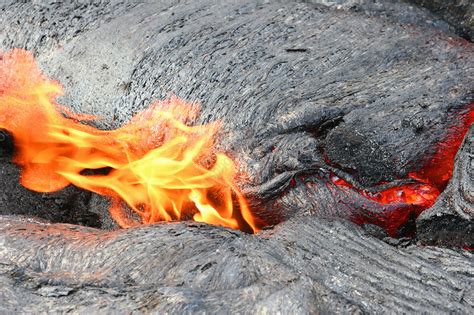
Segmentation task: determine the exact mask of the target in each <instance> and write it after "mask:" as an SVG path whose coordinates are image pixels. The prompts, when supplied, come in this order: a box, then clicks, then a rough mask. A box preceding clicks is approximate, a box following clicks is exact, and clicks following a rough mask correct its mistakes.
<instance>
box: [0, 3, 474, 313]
mask: <svg viewBox="0 0 474 315" xmlns="http://www.w3.org/2000/svg"><path fill="white" fill-rule="evenodd" d="M125 3H127V2H125ZM384 8H386V10H385V11H384ZM1 10H2V11H1V14H2V15H4V16H5V17H7V18H6V19H2V20H1V21H0V27H2V29H3V30H4V32H2V34H0V43H1V48H2V49H3V50H8V49H11V48H14V47H21V48H27V49H31V50H33V51H35V54H36V57H37V59H38V60H39V62H40V65H41V67H42V69H43V70H44V71H45V72H46V74H47V75H48V76H49V77H52V78H55V79H57V80H59V81H60V82H61V83H62V84H63V85H64V86H65V90H66V95H65V96H64V97H63V98H62V99H61V100H60V101H61V103H63V104H67V105H69V106H70V107H71V108H72V109H73V110H74V111H76V112H80V113H91V114H95V115H98V116H100V117H102V120H100V121H98V122H97V123H96V124H97V126H98V127H100V128H104V129H111V128H117V127H119V126H121V125H123V124H124V123H125V122H127V121H128V120H129V119H130V117H131V116H132V115H133V114H135V113H137V112H139V111H141V110H143V109H145V108H146V107H147V106H148V105H149V104H150V103H151V102H152V101H153V100H154V99H163V98H165V97H166V96H168V95H169V94H175V95H178V96H179V97H181V98H183V99H185V100H188V101H198V102H200V103H201V109H202V113H201V116H200V118H199V119H198V120H196V121H195V122H194V123H196V124H201V123H206V122H210V121H215V120H221V121H222V122H223V128H222V130H221V132H220V134H219V141H218V142H219V146H220V149H222V150H223V151H225V152H227V153H228V154H229V155H230V156H232V157H233V158H234V159H235V160H236V161H239V164H240V167H241V168H242V171H243V172H245V173H247V174H248V175H249V176H248V178H246V179H245V180H242V181H241V188H242V190H243V191H244V192H245V193H246V195H247V196H248V198H249V200H250V202H251V206H252V210H253V211H254V213H255V215H257V216H258V217H260V218H261V219H263V220H265V221H266V222H267V223H268V225H270V226H272V225H276V227H274V228H269V230H268V231H263V232H261V233H260V234H258V235H256V236H253V235H247V234H245V233H242V232H240V231H232V230H228V229H223V228H220V227H214V226H207V225H202V224H197V223H190V222H182V223H172V224H170V223H166V224H156V225H151V226H142V227H139V228H133V229H128V230H115V231H104V230H114V229H116V228H117V226H116V225H115V224H114V222H113V221H112V220H111V218H110V216H109V215H108V213H107V208H108V206H107V201H106V200H105V199H103V198H102V197H100V196H98V195H95V194H90V193H85V192H82V191H80V190H78V189H75V188H72V187H69V188H67V189H65V190H63V191H60V192H58V193H55V194H38V193H34V192H30V191H28V190H26V189H24V188H23V187H21V186H20V185H19V184H17V183H18V170H17V168H16V166H15V165H13V164H12V163H11V162H10V160H9V156H8V155H9V153H11V147H12V141H11V139H9V138H8V136H6V137H2V138H0V139H4V140H3V141H2V151H1V152H0V153H2V163H1V164H0V171H1V172H0V174H1V175H0V185H1V189H2V192H1V195H0V213H1V214H2V216H1V224H0V226H1V228H0V284H2V288H1V289H0V302H1V303H0V310H1V311H31V310H41V311H89V310H92V311H98V310H102V309H104V308H105V309H107V310H110V311H114V310H126V311H131V310H139V311H144V312H145V311H151V310H153V311H162V312H173V311H174V312H199V311H203V312H252V311H253V312H255V311H257V312H275V311H280V312H283V313H287V312H291V313H295V312H296V313H312V312H323V313H324V312H347V313H349V312H351V313H352V312H356V311H358V310H359V311H362V312H383V311H387V310H394V311H400V312H418V311H419V312H430V311H439V310H441V311H445V312H460V313H467V312H469V310H470V309H472V307H473V306H474V296H473V293H472V292H473V290H472V288H470V286H472V277H473V275H474V273H473V271H472V267H471V265H472V253H470V252H468V251H462V250H461V249H459V248H457V249H441V248H435V247H424V248H422V247H419V246H417V245H413V244H414V241H408V242H405V243H404V242H402V241H400V240H394V239H392V238H391V237H390V236H413V235H414V232H415V227H416V225H417V227H418V229H419V230H421V231H423V233H422V235H423V242H424V244H433V243H434V244H441V245H455V246H459V245H461V246H464V247H469V240H468V237H470V236H472V212H470V211H465V210H459V209H461V208H460V207H462V209H465V208H466V207H467V208H469V209H472V205H473V200H472V198H471V197H472V196H471V195H469V189H470V188H469V187H471V188H472V176H470V175H466V174H471V173H472V161H471V160H470V156H471V155H469V154H471V153H469V152H471V151H472V150H471V149H472V141H470V140H469V139H470V137H472V132H471V133H467V130H468V128H469V125H470V124H472V110H473V105H472V104H473V94H472V91H473V90H474V89H473V87H474V86H473V83H472V79H471V78H472V69H473V68H474V67H473V60H474V58H473V57H474V46H473V44H472V43H471V42H470V41H468V40H466V39H463V38H461V37H458V36H457V35H456V33H455V32H456V31H457V28H456V27H452V25H450V24H449V23H446V22H445V21H443V20H441V19H440V18H439V17H436V16H433V15H432V14H431V13H429V12H427V11H426V10H424V9H420V8H416V7H415V8H413V7H411V6H409V5H408V4H405V3H404V2H398V1H395V2H391V3H390V4H389V3H388V2H386V1H380V2H379V4H378V5H373V6H372V7H371V1H361V3H360V5H359V6H357V5H356V6H350V7H349V6H345V5H343V6H341V8H339V7H336V6H323V5H317V4H311V3H300V2H294V3H293V2H292V3H283V2H272V3H259V2H257V3H254V2H252V1H224V2H222V3H221V2H219V3H217V2H215V1H206V0H203V1H189V2H181V1H176V2H175V1H163V2H159V3H142V4H137V5H133V6H131V5H130V4H127V5H125V4H123V5H118V4H117V3H113V4H112V3H108V2H106V1H101V2H100V3H99V4H71V5H65V6H63V7H61V8H58V7H57V6H56V5H55V4H45V5H36V4H23V3H6V4H2V7H1ZM77 10H79V11H77ZM77 12H79V13H77ZM394 12H395V13H396V14H395V13H394ZM404 12H405V13H406V14H404ZM38 16H40V17H44V19H41V18H38ZM65 16H67V17H70V18H67V19H66V20H68V21H71V22H70V25H69V26H68V27H67V30H64V29H62V26H61V25H63V24H62V23H59V21H62V20H63V19H64V18H65ZM403 16H405V17H409V18H407V19H403V18H401V17H403ZM427 20H430V21H431V22H430V23H428V22H427ZM51 21H57V22H58V23H52V22H51ZM466 133H467V137H466V139H467V138H469V139H467V140H465V141H464V144H463V148H462V149H461V150H460V151H459V152H464V153H459V154H458V157H457V160H456V161H457V162H456V167H455V168H454V175H453V176H452V178H453V180H452V181H451V182H450V184H448V181H449V179H450V177H451V176H449V173H450V172H452V169H453V165H454V158H455V155H456V152H457V151H458V147H459V146H460V145H461V142H462V140H463V137H464V134H466ZM2 135H3V134H2ZM0 137H1V136H0ZM13 142H14V139H13ZM3 144H4V145H3ZM470 150H471V151H470ZM466 161H468V162H466ZM440 169H442V170H443V172H438V171H439V170H440ZM469 172H471V173H469ZM440 174H441V175H440ZM446 174H448V177H445V175H446ZM447 185H448V186H447ZM446 186H447V188H446ZM442 191H444V192H443V193H442V195H441V197H440V199H438V201H437V202H436V203H435V199H436V197H437V196H438V194H439V193H440V192H442ZM411 193H413V195H410V194H411ZM456 194H458V195H456ZM407 196H412V197H413V196H415V197H416V198H418V197H420V196H421V197H422V198H423V200H422V199H416V198H415V197H413V198H415V201H416V202H414V201H413V200H414V199H413V198H411V199H410V198H408V197H407ZM433 196H434V197H433ZM456 196H457V197H456ZM459 196H461V197H459ZM441 198H443V199H441ZM453 198H454V199H453ZM442 200H447V201H446V202H445V203H444V204H443V203H442V202H443V201H442ZM453 200H454V201H453ZM433 203H435V206H434V207H433V208H431V209H429V210H427V212H426V213H428V211H432V209H434V208H437V209H439V208H442V209H444V210H445V212H447V213H448V214H449V215H452V216H454V217H456V218H457V217H459V216H460V215H462V220H464V221H462V222H464V223H463V224H464V225H460V228H459V229H457V230H456V229H452V227H453V226H454V225H453V224H451V223H452V222H457V221H452V220H451V221H449V222H451V223H450V224H444V225H443V224H438V223H436V222H437V221H436V220H431V221H429V220H428V221H426V220H425V219H426V217H427V216H428V215H427V214H426V215H424V216H425V217H424V218H423V220H425V221H420V220H419V221H418V222H417V223H416V224H415V219H416V216H417V215H418V214H419V213H420V212H422V211H423V210H425V209H426V208H428V207H430V206H431V205H433ZM461 211H462V212H461ZM333 218H343V219H345V220H342V221H341V220H339V219H333ZM447 218H448V219H449V218H451V217H447ZM43 220H46V221H43ZM350 221H353V222H356V223H359V224H364V226H365V227H366V228H367V231H364V229H362V228H360V227H357V226H356V225H354V224H352V223H351V222H350ZM52 222H55V223H57V222H62V223H73V224H79V225H85V226H88V227H81V226H77V225H65V224H51V223H52ZM424 222H426V224H425V223H424ZM433 222H434V223H433ZM447 225H448V226H449V227H450V230H449V231H451V232H449V233H444V234H443V233H442V232H440V233H438V234H436V233H433V232H430V231H433V230H435V231H437V229H440V228H443V226H447ZM378 226H380V227H382V228H383V229H385V230H386V231H384V230H383V229H382V230H381V229H379V228H378ZM91 227H100V228H102V230H99V229H94V228H91ZM369 232H370V233H369ZM386 232H388V233H389V235H387V234H386ZM466 233H467V234H466ZM469 233H471V234H469ZM369 234H373V235H375V234H377V235H378V236H379V238H384V239H385V241H386V242H383V241H381V240H379V239H378V238H375V237H372V236H371V235H369ZM454 234H456V238H457V239H456V240H457V241H454V242H443V241H442V239H443V237H444V238H446V235H447V236H448V237H450V238H452V237H453V235H454ZM462 235H464V236H462ZM469 235H470V236H469ZM466 240H467V241H466ZM387 243H389V244H387ZM390 244H392V245H394V244H395V245H398V246H392V245H390ZM403 247H407V248H403ZM229 301H234V302H232V303H229Z"/></svg>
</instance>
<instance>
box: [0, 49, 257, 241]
mask: <svg viewBox="0 0 474 315" xmlns="http://www.w3.org/2000/svg"><path fill="white" fill-rule="evenodd" d="M0 58H1V59H0V128H3V129H6V130H8V131H9V132H10V133H11V134H12V135H13V138H14V141H15V148H16V154H15V157H14V162H15V163H17V164H18V165H19V166H21V167H22V176H21V183H22V185H23V186H25V187H27V188H29V189H31V190H35V191H38V192H53V191H57V190H59V189H62V188H64V187H66V186H68V185H69V184H73V185H76V186H78V187H81V188H83V189H86V190H90V191H92V192H95V193H98V194H102V195H105V196H108V197H109V198H111V200H112V207H111V209H110V212H111V215H112V217H113V218H114V219H115V220H116V221H117V223H118V224H119V225H120V226H122V227H129V226H132V225H136V224H138V223H153V222H157V221H169V220H180V219H190V218H192V219H194V220H195V221H199V222H206V223H210V224H215V225H221V226H225V227H230V228H234V229H243V230H250V231H252V232H257V231H258V227H257V225H256V223H255V220H254V218H253V216H252V214H251V212H250V209H249V207H248V205H247V202H246V200H245V198H244V196H243V195H242V193H241V192H240V191H239V189H238V187H237V186H236V184H235V180H234V178H235V176H236V173H237V171H236V167H235V164H234V162H233V161H232V160H231V159H230V158H229V157H227V156H226V155H224V154H223V153H219V152H216V150H215V148H214V137H215V134H216V132H217V131H218V129H219V126H220V124H219V123H216V122H214V123H210V124H207V125H201V126H188V125H187V124H189V122H190V121H192V120H193V119H195V118H196V117H197V115H198V106H197V105H196V104H186V103H185V102H183V101H182V100H180V99H178V98H176V97H173V98H171V99H169V100H166V101H161V102H157V103H155V104H153V105H152V106H151V107H149V108H148V109H147V110H145V111H144V112H142V113H140V114H138V115H136V116H135V117H134V118H133V119H132V120H131V121H130V122H129V123H128V124H127V125H125V126H123V127H121V128H119V129H116V130H112V131H104V130H99V129H96V128H94V127H92V126H88V125H84V124H81V123H79V122H78V121H79V120H82V121H84V120H92V119H95V117H93V116H90V115H82V114H74V113H72V112H71V111H69V110H68V109H67V108H65V107H63V106H61V105H59V104H57V103H56V102H55V98H56V97H57V96H59V95H62V87H61V86H60V85H59V83H57V82H54V81H51V80H49V79H47V78H46V77H45V76H43V74H42V73H41V71H40V70H39V68H38V66H37V65H36V63H35V61H34V58H33V55H32V54H31V53H30V52H27V51H23V50H18V49H16V50H12V51H11V52H9V53H6V54H4V55H3V56H1V57H0ZM64 115H66V116H68V118H66V117H64ZM233 200H235V201H236V202H235V206H234V202H233ZM125 204H126V205H128V207H127V206H125ZM130 209H131V210H133V212H131V211H130ZM137 215H138V216H137Z"/></svg>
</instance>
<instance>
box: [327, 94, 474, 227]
mask: <svg viewBox="0 0 474 315" xmlns="http://www.w3.org/2000/svg"><path fill="white" fill-rule="evenodd" d="M466 108H467V110H465V111H463V112H461V113H460V115H459V117H460V118H459V119H458V120H459V122H458V124H456V125H454V126H452V127H451V128H450V129H449V130H448V133H447V136H446V138H445V139H444V140H443V141H441V142H440V143H438V145H437V146H436V150H435V153H434V154H433V155H432V156H431V158H430V159H429V160H428V161H427V162H425V163H424V164H423V165H422V167H421V168H420V170H419V171H417V172H411V173H409V174H408V177H409V178H411V179H413V180H414V181H415V182H414V183H410V184H406V185H401V186H396V187H391V188H388V189H383V190H380V191H377V192H375V193H372V192H368V191H364V190H362V189H356V188H355V187H353V185H351V184H350V183H348V182H347V181H345V180H344V179H342V178H339V177H337V176H335V175H333V176H331V181H332V183H333V184H335V185H337V186H339V187H346V188H343V189H354V190H356V191H357V192H358V193H360V194H361V195H363V196H364V197H366V198H367V199H369V200H371V201H375V202H377V203H379V204H382V205H389V206H391V207H390V210H387V211H386V212H385V213H381V214H375V213H374V214H372V215H371V216H364V217H360V216H359V215H358V214H356V215H355V216H354V218H353V220H354V221H356V222H357V223H360V224H363V223H373V224H377V225H379V226H382V227H384V228H385V230H386V231H387V232H388V233H389V234H390V235H391V236H399V235H398V229H399V228H400V227H401V226H402V225H403V224H404V223H406V222H407V220H408V219H409V218H410V217H417V216H418V215H419V214H420V213H421V212H423V211H424V210H426V209H427V208H429V207H431V206H432V205H433V204H434V203H435V201H436V199H437V198H438V196H439V194H440V193H441V192H442V191H443V190H444V189H445V187H446V185H447V183H448V181H449V179H450V178H451V177H452V174H453V167H454V159H455V157H456V153H457V152H458V150H459V147H460V146H461V144H462V141H463V139H464V136H465V135H466V133H467V131H468V130H469V127H470V126H471V125H472V124H473V123H474V103H470V104H469V105H468V106H467V107H466ZM381 184H383V183H381Z"/></svg>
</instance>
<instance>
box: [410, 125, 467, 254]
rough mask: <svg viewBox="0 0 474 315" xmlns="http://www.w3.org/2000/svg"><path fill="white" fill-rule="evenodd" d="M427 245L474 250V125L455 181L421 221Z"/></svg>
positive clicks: (419, 228) (421, 234)
mask: <svg viewBox="0 0 474 315" xmlns="http://www.w3.org/2000/svg"><path fill="white" fill-rule="evenodd" d="M417 231H418V237H419V239H420V240H421V241H422V242H423V243H424V244H430V245H443V246H460V247H467V248H474V125H473V126H471V129H470V131H469V132H468V133H467V135H466V137H465V139H464V143H463V145H462V147H461V149H460V150H459V152H458V155H457V156H456V163H455V167H454V171H453V177H452V178H451V181H450V182H449V185H448V187H447V188H446V189H445V191H444V192H443V193H442V194H441V195H440V196H439V197H438V199H437V201H436V203H435V205H434V206H433V207H431V208H430V209H428V210H427V211H425V212H423V213H422V214H421V215H420V216H419V217H418V220H417Z"/></svg>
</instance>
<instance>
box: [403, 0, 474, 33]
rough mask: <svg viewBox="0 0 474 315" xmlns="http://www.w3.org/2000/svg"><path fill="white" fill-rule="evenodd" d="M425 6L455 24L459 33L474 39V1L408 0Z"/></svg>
mask: <svg viewBox="0 0 474 315" xmlns="http://www.w3.org/2000/svg"><path fill="white" fill-rule="evenodd" d="M407 1H408V2H412V3H415V4H417V5H419V6H421V7H425V8H427V9H429V10H430V11H432V12H433V13H434V14H436V15H438V16H440V17H441V18H442V19H444V20H445V21H446V22H448V23H450V24H451V25H454V27H455V28H456V30H457V32H458V34H459V35H460V36H462V37H464V38H466V39H468V40H470V41H472V40H473V39H474V3H473V2H472V1H471V0H450V1H445V0H407Z"/></svg>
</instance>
